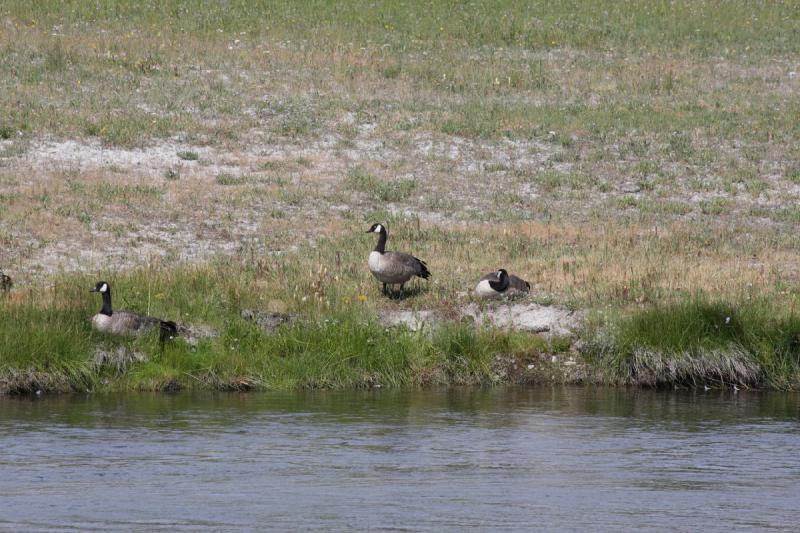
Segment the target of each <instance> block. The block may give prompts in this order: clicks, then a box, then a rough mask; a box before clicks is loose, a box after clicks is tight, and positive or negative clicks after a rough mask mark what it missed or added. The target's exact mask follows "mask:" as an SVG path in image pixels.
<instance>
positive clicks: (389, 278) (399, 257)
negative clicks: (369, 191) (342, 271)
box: [367, 224, 431, 293]
mask: <svg viewBox="0 0 800 533" xmlns="http://www.w3.org/2000/svg"><path fill="white" fill-rule="evenodd" d="M367 233H377V234H379V237H378V244H377V245H376V246H375V249H374V250H373V251H372V252H370V254H369V259H368V261H367V264H368V266H369V271H370V272H371V273H372V275H373V276H375V278H376V279H377V280H378V281H380V282H381V283H383V292H384V293H385V292H386V290H387V289H386V287H387V285H395V284H398V283H399V284H400V291H401V292H402V290H403V285H405V283H406V282H407V281H408V280H410V279H411V278H412V277H414V276H417V277H420V278H423V279H428V278H429V277H430V276H431V273H430V271H429V270H428V266H427V265H426V264H425V261H423V260H421V259H419V258H417V257H414V256H413V255H411V254H407V253H404V252H387V251H386V239H387V238H388V232H387V231H386V227H385V226H383V224H373V225H372V227H371V228H370V229H369V230H368V231H367Z"/></svg>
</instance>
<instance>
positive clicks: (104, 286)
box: [90, 281, 178, 342]
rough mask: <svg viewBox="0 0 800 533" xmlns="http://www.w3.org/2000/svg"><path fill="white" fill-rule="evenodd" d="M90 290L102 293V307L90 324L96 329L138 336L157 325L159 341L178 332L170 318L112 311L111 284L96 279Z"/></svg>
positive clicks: (114, 333) (115, 333)
mask: <svg viewBox="0 0 800 533" xmlns="http://www.w3.org/2000/svg"><path fill="white" fill-rule="evenodd" d="M90 292H99V293H100V294H102V295H103V308H102V309H100V312H99V313H97V314H96V315H94V316H93V317H92V325H93V326H94V327H95V329H96V330H97V331H102V332H103V333H111V334H113V335H125V336H129V337H138V336H139V335H141V334H142V333H145V332H147V331H150V330H151V329H153V328H154V327H155V326H158V329H159V339H160V340H161V342H164V341H165V340H166V339H168V338H170V337H173V336H175V335H177V333H178V326H177V324H175V322H172V321H171V320H161V319H160V318H156V317H152V316H146V315H140V314H139V313H134V312H133V311H113V310H112V309H111V286H110V285H109V284H108V283H106V282H105V281H98V282H97V285H95V287H94V289H91V290H90Z"/></svg>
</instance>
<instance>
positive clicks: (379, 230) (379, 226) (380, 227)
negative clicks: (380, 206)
mask: <svg viewBox="0 0 800 533" xmlns="http://www.w3.org/2000/svg"><path fill="white" fill-rule="evenodd" d="M381 231H383V226H381V225H380V224H378V225H377V226H375V233H380V232H381Z"/></svg>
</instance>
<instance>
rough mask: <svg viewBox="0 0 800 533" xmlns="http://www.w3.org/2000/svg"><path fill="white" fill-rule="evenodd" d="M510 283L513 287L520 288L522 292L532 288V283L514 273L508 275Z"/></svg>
mask: <svg viewBox="0 0 800 533" xmlns="http://www.w3.org/2000/svg"><path fill="white" fill-rule="evenodd" d="M508 285H509V287H511V288H512V289H515V290H518V291H520V292H528V291H530V290H531V285H530V283H528V282H527V281H525V280H524V279H522V278H520V277H517V276H515V275H514V274H509V275H508Z"/></svg>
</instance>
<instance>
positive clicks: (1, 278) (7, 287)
mask: <svg viewBox="0 0 800 533" xmlns="http://www.w3.org/2000/svg"><path fill="white" fill-rule="evenodd" d="M13 286H14V283H13V282H12V281H11V276H7V275H6V274H4V273H3V272H0V292H10V291H11V287H13Z"/></svg>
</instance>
